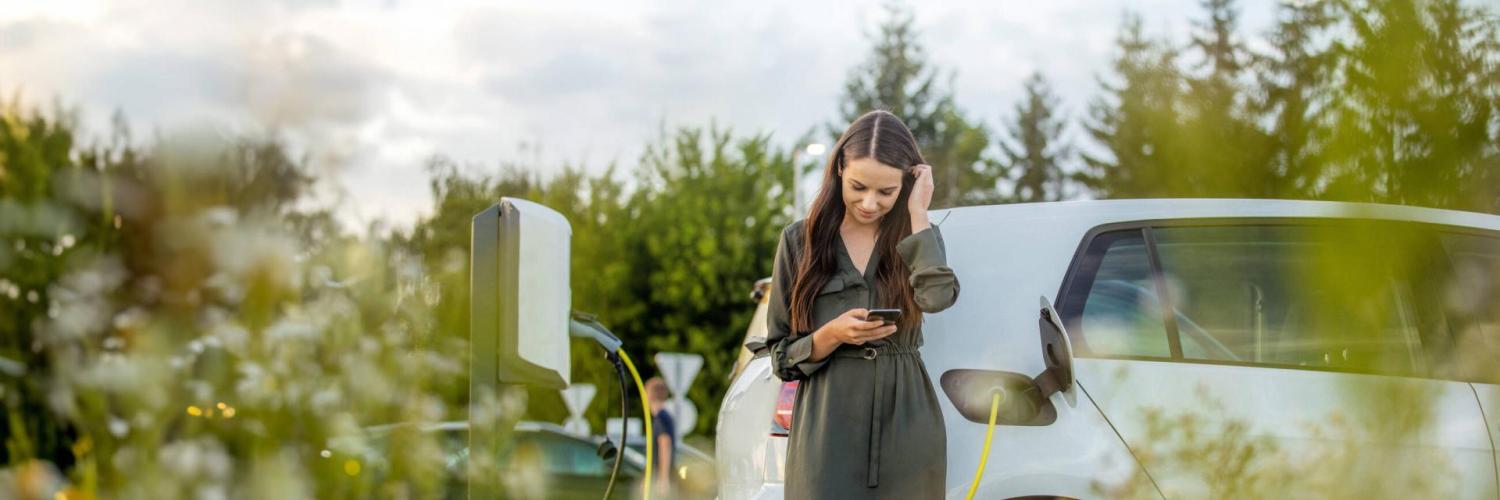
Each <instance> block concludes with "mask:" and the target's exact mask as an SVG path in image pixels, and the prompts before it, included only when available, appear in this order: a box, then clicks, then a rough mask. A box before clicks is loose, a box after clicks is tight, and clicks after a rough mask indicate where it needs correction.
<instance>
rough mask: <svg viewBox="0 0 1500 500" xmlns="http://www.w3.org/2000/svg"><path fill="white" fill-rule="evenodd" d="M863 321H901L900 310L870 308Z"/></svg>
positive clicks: (886, 322) (889, 322)
mask: <svg viewBox="0 0 1500 500" xmlns="http://www.w3.org/2000/svg"><path fill="white" fill-rule="evenodd" d="M865 321H884V322H885V324H887V325H894V324H896V323H899V322H901V310H900V309H871V310H870V313H869V314H866V315H865Z"/></svg>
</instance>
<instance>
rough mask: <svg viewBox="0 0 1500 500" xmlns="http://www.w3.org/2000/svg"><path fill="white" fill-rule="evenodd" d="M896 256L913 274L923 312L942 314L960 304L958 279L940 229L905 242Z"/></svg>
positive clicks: (930, 230)
mask: <svg viewBox="0 0 1500 500" xmlns="http://www.w3.org/2000/svg"><path fill="white" fill-rule="evenodd" d="M896 253H898V254H900V255H901V260H902V261H903V262H905V263H906V267H907V270H908V271H910V272H911V287H912V292H913V295H914V298H915V299H916V301H917V307H920V308H922V312H929V313H935V312H938V311H942V310H944V309H947V308H949V307H951V306H952V305H953V303H954V302H957V301H958V290H959V285H958V276H956V275H954V273H953V268H950V267H948V253H947V248H946V247H945V246H944V243H943V235H942V233H941V232H939V231H938V228H937V226H931V227H928V228H927V229H923V230H921V231H918V232H916V233H912V235H911V236H907V237H906V238H904V239H902V240H901V242H900V243H897V244H896Z"/></svg>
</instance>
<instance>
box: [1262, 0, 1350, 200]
mask: <svg viewBox="0 0 1500 500" xmlns="http://www.w3.org/2000/svg"><path fill="white" fill-rule="evenodd" d="M1278 9H1279V12H1278V20H1277V24H1276V28H1275V29H1274V30H1273V31H1272V32H1271V33H1270V36H1269V40H1268V41H1269V42H1270V44H1271V48H1272V53H1271V54H1269V55H1266V56H1262V57H1260V58H1258V59H1257V61H1256V66H1257V69H1258V71H1257V80H1258V83H1259V88H1260V91H1261V94H1260V96H1259V99H1258V100H1257V103H1256V107H1257V113H1259V114H1261V115H1262V116H1265V117H1269V118H1270V119H1271V121H1272V128H1271V137H1270V140H1271V152H1270V153H1271V158H1270V167H1271V169H1272V172H1273V175H1274V176H1275V177H1276V179H1277V180H1278V181H1279V185H1278V186H1277V187H1276V188H1275V190H1276V192H1277V193H1279V196H1282V197H1309V196H1312V195H1313V194H1314V193H1315V192H1316V190H1317V189H1316V188H1317V181H1318V179H1319V176H1320V175H1321V173H1322V172H1321V171H1322V169H1321V162H1320V161H1319V159H1318V156H1319V151H1320V148H1322V147H1323V144H1324V143H1326V142H1327V134H1328V133H1329V131H1330V129H1331V127H1330V124H1329V123H1328V120H1327V119H1325V118H1324V116H1325V115H1324V113H1323V111H1324V110H1326V109H1328V108H1329V107H1330V106H1331V105H1332V103H1331V98H1332V92H1331V87H1332V82H1331V79H1330V78H1328V76H1327V75H1328V74H1329V73H1330V71H1331V70H1332V69H1333V67H1334V63H1335V62H1336V59H1335V58H1334V54H1333V53H1332V52H1331V51H1329V50H1328V47H1327V46H1326V43H1320V42H1319V38H1320V37H1322V36H1323V35H1324V34H1326V33H1327V31H1328V29H1329V27H1330V26H1332V25H1333V23H1334V22H1335V20H1336V19H1335V17H1334V16H1333V12H1332V10H1331V9H1330V6H1329V4H1328V3H1326V2H1305V3H1295V2H1287V3H1282V4H1281V5H1280V6H1279V7H1278Z"/></svg>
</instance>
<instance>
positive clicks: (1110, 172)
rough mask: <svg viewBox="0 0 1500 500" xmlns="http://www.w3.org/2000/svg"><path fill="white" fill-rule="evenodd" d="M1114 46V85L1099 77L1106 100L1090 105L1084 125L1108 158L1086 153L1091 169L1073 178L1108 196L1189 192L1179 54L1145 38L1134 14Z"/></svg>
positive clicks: (1127, 196) (1088, 168)
mask: <svg viewBox="0 0 1500 500" xmlns="http://www.w3.org/2000/svg"><path fill="white" fill-rule="evenodd" d="M1116 44H1117V46H1118V50H1119V54H1118V55H1117V56H1116V58H1115V60H1114V63H1113V68H1114V73H1115V75H1114V80H1115V81H1116V82H1114V83H1112V82H1110V81H1108V80H1105V79H1103V78H1101V79H1100V86H1101V87H1103V88H1104V91H1105V93H1106V96H1104V97H1100V98H1097V99H1096V100H1095V101H1094V102H1093V103H1092V104H1091V105H1090V106H1089V108H1090V115H1091V119H1090V121H1089V122H1088V123H1086V124H1085V125H1084V126H1085V128H1086V129H1087V130H1088V132H1089V135H1090V136H1091V137H1093V138H1094V140H1095V141H1096V142H1097V143H1098V145H1099V146H1100V148H1102V149H1103V150H1104V151H1105V152H1106V153H1108V154H1107V155H1096V154H1089V153H1085V154H1084V155H1083V159H1084V163H1085V165H1086V166H1087V169H1086V170H1085V171H1083V172H1079V173H1078V174H1076V175H1075V176H1074V178H1075V179H1077V180H1078V181H1079V182H1081V183H1083V184H1084V185H1085V186H1087V187H1088V188H1090V189H1091V190H1092V191H1093V193H1094V195H1095V196H1097V197H1104V198H1129V197H1146V196H1167V195H1171V194H1174V193H1181V192H1185V191H1186V190H1187V189H1186V182H1185V181H1184V180H1183V178H1182V176H1181V172H1182V171H1183V170H1184V169H1183V168H1182V166H1183V162H1182V160H1181V156H1182V155H1181V153H1180V151H1179V149H1180V145H1179V143H1178V142H1177V140H1176V138H1177V137H1178V134H1179V133H1180V130H1181V128H1182V125H1181V123H1180V122H1179V120H1178V114H1177V108H1178V107H1179V105H1180V101H1181V99H1182V93H1183V90H1182V76H1181V75H1180V74H1179V73H1178V71H1177V69H1176V66H1175V64H1176V63H1175V61H1176V57H1177V56H1176V53H1175V51H1173V50H1172V49H1171V48H1170V47H1168V46H1167V45H1166V44H1165V43H1163V42H1161V41H1158V40H1152V39H1149V38H1147V37H1146V36H1145V34H1144V33H1143V32H1142V30H1141V19H1140V17H1139V16H1137V15H1134V14H1126V16H1125V20H1124V22H1123V23H1122V26H1121V29H1120V34H1119V35H1118V37H1117V39H1116Z"/></svg>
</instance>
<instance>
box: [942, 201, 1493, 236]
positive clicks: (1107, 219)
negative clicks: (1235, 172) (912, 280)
mask: <svg viewBox="0 0 1500 500" xmlns="http://www.w3.org/2000/svg"><path fill="white" fill-rule="evenodd" d="M1234 217H1245V218H1252V217H1287V218H1293V217H1314V218H1359V219H1379V220H1395V221H1409V222H1424V223H1432V224H1444V225H1453V226H1465V227H1474V228H1483V229H1491V230H1500V216H1497V215H1491V214H1484V213H1477V212H1465V211H1460V210H1447V209H1438V208H1426V207H1415V206H1405V205H1389V204H1382V203H1356V202H1340V201H1316V200H1277V199H1238V198H1148V199H1120V200H1077V201H1055V202H1038V203H1012V204H1005V205H986V206H975V207H960V208H952V209H946V210H937V211H934V212H933V217H932V220H933V221H934V222H936V223H937V224H938V225H939V226H940V227H947V225H949V224H952V225H954V226H965V225H970V224H984V223H988V222H993V221H1006V222H1008V223H1020V222H1026V221H1034V222H1037V223H1040V224H1046V223H1047V222H1048V221H1052V222H1064V221H1066V222H1067V223H1068V225H1070V226H1071V225H1075V224H1083V225H1086V226H1098V225H1103V224H1109V223H1116V222H1130V221H1143V220H1159V219H1198V218H1234Z"/></svg>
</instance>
